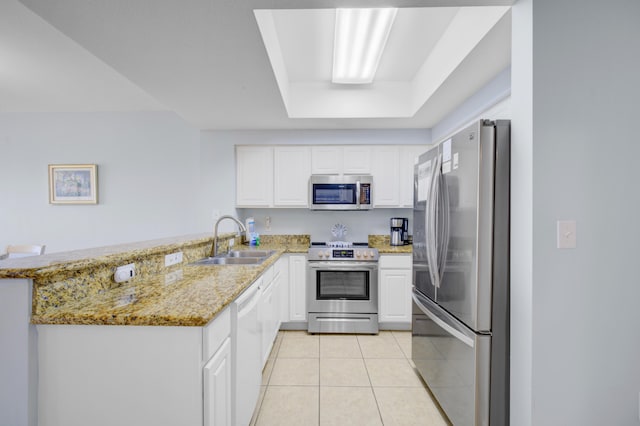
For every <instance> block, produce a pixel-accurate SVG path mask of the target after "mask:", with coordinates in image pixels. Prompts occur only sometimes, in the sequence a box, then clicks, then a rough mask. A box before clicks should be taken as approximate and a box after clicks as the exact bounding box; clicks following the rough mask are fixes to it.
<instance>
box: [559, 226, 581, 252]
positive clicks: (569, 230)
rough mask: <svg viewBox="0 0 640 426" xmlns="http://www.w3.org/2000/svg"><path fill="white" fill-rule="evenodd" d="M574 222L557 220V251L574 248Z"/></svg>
mask: <svg viewBox="0 0 640 426" xmlns="http://www.w3.org/2000/svg"><path fill="white" fill-rule="evenodd" d="M576 243H577V242H576V221H575V220H559V221H558V224H557V244H558V248H559V249H573V248H576Z"/></svg>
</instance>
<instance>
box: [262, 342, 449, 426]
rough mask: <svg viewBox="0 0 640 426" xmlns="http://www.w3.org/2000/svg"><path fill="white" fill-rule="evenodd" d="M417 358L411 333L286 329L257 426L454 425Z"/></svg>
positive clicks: (265, 383) (268, 368)
mask: <svg viewBox="0 0 640 426" xmlns="http://www.w3.org/2000/svg"><path fill="white" fill-rule="evenodd" d="M448 424H449V423H448V421H447V420H446V419H445V418H444V417H443V416H442V414H441V412H440V410H439V409H438V407H437V405H436V404H435V403H434V402H433V400H432V398H431V395H430V393H429V392H428V391H427V389H426V388H425V386H424V384H423V382H422V381H421V379H420V378H419V376H418V373H417V372H416V371H415V370H414V368H413V363H412V362H411V332H395V331H393V332H391V331H381V332H380V333H379V334H378V335H377V336H370V335H343V334H320V335H317V334H316V335H312V334H308V333H306V332H303V331H281V332H280V333H278V337H277V338H276V341H275V343H274V345H273V350H272V351H271V355H270V356H269V360H268V361H267V364H266V365H265V368H264V370H263V372H262V388H261V392H260V399H259V401H258V406H257V407H256V411H255V412H254V414H253V419H252V420H251V425H252V426H253V425H255V426H271V425H277V426H286V425H295V426H313V425H318V426H332V425H339V426H345V425H349V426H357V425H363V426H374V425H387V426H391V425H392V426H404V425H416V426H417V425H420V426H440V425H448Z"/></svg>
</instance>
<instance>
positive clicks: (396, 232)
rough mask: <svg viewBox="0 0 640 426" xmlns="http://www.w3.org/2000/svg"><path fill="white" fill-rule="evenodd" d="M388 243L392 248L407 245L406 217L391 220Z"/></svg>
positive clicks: (407, 226)
mask: <svg viewBox="0 0 640 426" xmlns="http://www.w3.org/2000/svg"><path fill="white" fill-rule="evenodd" d="M389 242H390V244H391V245H392V246H404V245H406V244H409V219H407V218H406V217H392V218H391V234H390V236H389Z"/></svg>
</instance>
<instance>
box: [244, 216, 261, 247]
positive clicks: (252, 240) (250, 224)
mask: <svg viewBox="0 0 640 426" xmlns="http://www.w3.org/2000/svg"><path fill="white" fill-rule="evenodd" d="M255 226H256V221H255V220H254V218H253V217H248V218H247V220H246V227H247V239H248V240H249V245H251V246H258V245H260V235H259V234H258V233H257V232H256V230H255Z"/></svg>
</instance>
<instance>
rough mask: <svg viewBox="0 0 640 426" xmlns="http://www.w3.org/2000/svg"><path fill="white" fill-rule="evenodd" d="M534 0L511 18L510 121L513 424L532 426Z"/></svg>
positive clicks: (522, 0)
mask: <svg viewBox="0 0 640 426" xmlns="http://www.w3.org/2000/svg"><path fill="white" fill-rule="evenodd" d="M531 9H532V0H520V1H518V2H517V3H516V4H514V6H513V7H512V9H511V16H512V19H513V21H512V26H511V27H512V29H513V30H512V53H511V70H512V72H513V77H512V91H511V96H512V113H513V116H512V121H511V365H510V367H511V388H510V392H511V405H510V415H511V424H512V425H520V426H530V425H531V424H532V421H533V420H532V410H533V407H532V405H533V401H532V396H531V394H532V353H533V337H532V331H533V330H532V320H533V318H532V316H533V313H532V312H533V311H532V310H533V295H532V293H533V275H532V268H533V265H532V262H533V256H532V250H533V248H532V244H533V218H532V210H533V182H532V180H533V176H532V174H533V172H532V167H533V165H532V163H533V154H532V151H533V147H532V142H533V130H532V127H533V114H532V102H531V100H532V99H533V93H532V92H533V80H532V74H533V65H532V40H531V38H532V10H531Z"/></svg>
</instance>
